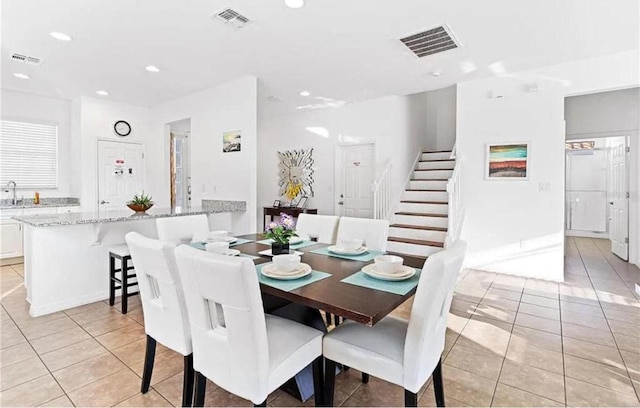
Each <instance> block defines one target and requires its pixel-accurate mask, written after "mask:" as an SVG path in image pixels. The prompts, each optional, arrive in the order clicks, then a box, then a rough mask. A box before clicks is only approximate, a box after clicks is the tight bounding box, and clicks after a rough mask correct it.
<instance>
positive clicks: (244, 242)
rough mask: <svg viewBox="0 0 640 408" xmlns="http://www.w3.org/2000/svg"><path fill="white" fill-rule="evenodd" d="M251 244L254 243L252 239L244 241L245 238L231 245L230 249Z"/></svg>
mask: <svg viewBox="0 0 640 408" xmlns="http://www.w3.org/2000/svg"><path fill="white" fill-rule="evenodd" d="M249 242H253V240H252V239H244V238H238V240H237V241H236V242H234V243H231V244H229V248H232V247H234V246H236V245H242V244H248V243H249Z"/></svg>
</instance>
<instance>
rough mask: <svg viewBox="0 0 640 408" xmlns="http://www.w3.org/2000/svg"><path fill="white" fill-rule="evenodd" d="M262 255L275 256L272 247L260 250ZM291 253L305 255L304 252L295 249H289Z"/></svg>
mask: <svg viewBox="0 0 640 408" xmlns="http://www.w3.org/2000/svg"><path fill="white" fill-rule="evenodd" d="M258 253H259V254H260V255H264V256H273V253H272V252H271V249H265V250H264V251H260V252H258ZM289 255H303V253H302V252H299V251H293V250H291V249H290V250H289Z"/></svg>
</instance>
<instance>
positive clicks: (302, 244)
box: [256, 239, 318, 249]
mask: <svg viewBox="0 0 640 408" xmlns="http://www.w3.org/2000/svg"><path fill="white" fill-rule="evenodd" d="M273 242H274V241H273V240H272V239H263V240H262V241H256V243H257V244H263V245H271V244H273ZM317 244H318V243H317V242H314V241H302V242H300V243H297V244H289V248H291V249H300V248H304V247H308V246H311V245H317Z"/></svg>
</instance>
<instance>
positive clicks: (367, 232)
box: [337, 217, 389, 252]
mask: <svg viewBox="0 0 640 408" xmlns="http://www.w3.org/2000/svg"><path fill="white" fill-rule="evenodd" d="M388 236H389V221H388V220H373V219H370V218H351V217H340V225H338V238H337V242H338V243H340V241H342V240H348V239H362V240H363V241H364V245H365V246H366V247H367V248H368V249H370V250H372V251H382V252H384V251H386V250H387V237H388Z"/></svg>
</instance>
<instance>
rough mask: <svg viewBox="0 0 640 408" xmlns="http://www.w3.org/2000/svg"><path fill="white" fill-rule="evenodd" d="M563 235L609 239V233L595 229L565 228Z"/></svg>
mask: <svg viewBox="0 0 640 408" xmlns="http://www.w3.org/2000/svg"><path fill="white" fill-rule="evenodd" d="M564 235H566V236H568V237H581V238H601V239H609V234H608V233H606V232H595V231H575V230H565V231H564Z"/></svg>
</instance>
